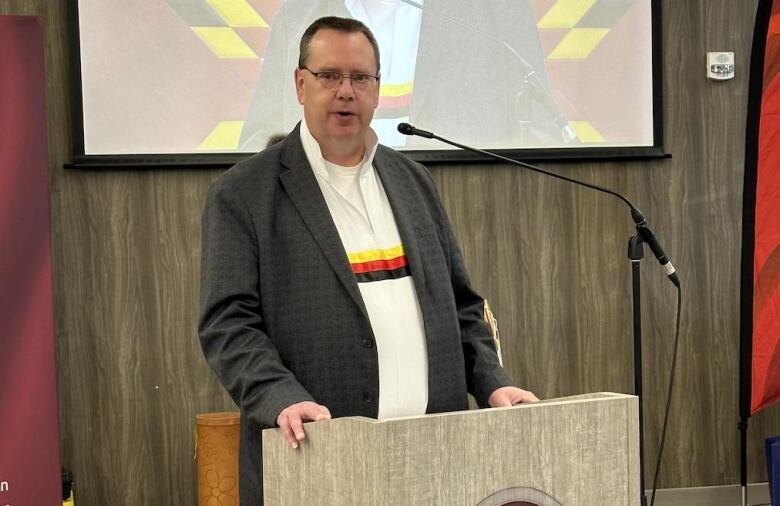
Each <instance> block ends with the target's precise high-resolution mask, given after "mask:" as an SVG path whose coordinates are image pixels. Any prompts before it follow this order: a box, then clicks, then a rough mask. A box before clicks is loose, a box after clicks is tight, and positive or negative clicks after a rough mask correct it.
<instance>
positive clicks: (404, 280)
mask: <svg viewBox="0 0 780 506" xmlns="http://www.w3.org/2000/svg"><path fill="white" fill-rule="evenodd" d="M301 141H302V143H303V149H304V151H305V152H306V157H307V158H308V160H309V164H310V165H311V166H312V169H313V171H314V176H315V177H316V179H317V183H318V184H319V186H320V190H322V195H323V196H324V197H325V202H326V204H327V205H328V210H329V211H330V214H331V217H332V218H333V222H334V223H335V224H336V229H337V230H338V233H339V236H340V238H341V242H342V244H343V245H344V250H345V251H346V253H347V257H348V258H349V262H350V265H351V266H352V271H353V273H354V274H355V278H356V280H357V282H358V288H359V290H360V295H361V296H362V298H363V302H364V303H365V306H366V310H367V311H368V317H369V321H370V323H371V328H372V330H373V332H374V337H375V338H376V348H377V355H378V358H379V414H378V417H379V418H392V417H398V416H410V415H420V414H424V413H425V411H426V409H427V407H428V348H427V343H426V339H425V326H424V323H423V319H422V312H421V310H420V304H419V302H418V300H417V293H416V292H415V290H414V283H413V280H412V277H411V273H410V271H409V267H408V264H407V262H406V255H405V254H404V250H403V244H402V243H401V238H400V235H399V233H398V228H397V226H396V223H395V217H394V216H393V211H392V208H391V207H390V202H389V201H388V199H387V194H386V193H385V190H384V187H383V186H382V181H381V180H380V179H379V177H378V176H377V174H376V170H375V169H374V167H373V159H374V154H375V153H376V148H377V139H376V134H375V133H374V132H373V131H371V139H370V140H369V143H368V144H367V146H366V156H365V157H364V158H363V161H362V162H361V163H360V164H359V165H357V166H355V167H343V166H340V165H336V164H333V163H331V162H328V161H327V160H325V159H324V158H323V157H322V152H321V150H320V147H319V144H318V143H317V141H316V139H314V137H313V136H312V135H311V132H310V131H309V128H308V126H307V125H306V121H305V120H304V121H303V122H302V123H301Z"/></svg>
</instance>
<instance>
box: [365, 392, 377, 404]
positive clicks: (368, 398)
mask: <svg viewBox="0 0 780 506" xmlns="http://www.w3.org/2000/svg"><path fill="white" fill-rule="evenodd" d="M363 400H364V401H365V402H368V403H371V402H374V396H373V395H371V393H370V392H363Z"/></svg>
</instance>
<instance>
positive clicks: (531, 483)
mask: <svg viewBox="0 0 780 506" xmlns="http://www.w3.org/2000/svg"><path fill="white" fill-rule="evenodd" d="M306 434H307V439H306V441H305V442H304V443H303V444H302V445H301V446H300V447H299V448H298V449H297V450H293V449H292V448H290V447H289V446H287V444H286V443H285V442H284V440H283V439H282V437H281V435H280V434H279V431H278V430H277V429H268V430H265V431H263V456H264V473H263V483H264V492H265V504H266V506H277V505H289V506H301V505H314V504H316V505H345V506H346V505H354V506H369V505H371V506H373V505H376V506H379V505H394V506H410V505H421V506H423V505H424V506H431V505H446V506H456V505H460V506H506V505H513V506H519V505H522V506H532V505H538V506H557V505H565V506H574V505H583V506H594V505H598V506H608V505H615V506H626V505H638V504H639V502H640V501H639V499H640V491H639V430H638V401H637V398H636V397H635V396H632V395H624V394H614V393H594V394H586V395H579V396H574V397H566V398H561V399H552V400H547V401H542V402H539V403H534V404H525V405H519V406H515V407H511V408H496V409H483V410H476V411H460V412H454V413H443V414H436V415H424V416H415V417H408V418H394V419H388V420H373V419H369V418H363V417H354V418H340V419H336V420H329V421H325V422H317V423H309V424H306Z"/></svg>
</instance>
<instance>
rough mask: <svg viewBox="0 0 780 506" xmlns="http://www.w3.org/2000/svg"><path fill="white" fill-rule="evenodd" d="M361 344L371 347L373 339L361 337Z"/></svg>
mask: <svg viewBox="0 0 780 506" xmlns="http://www.w3.org/2000/svg"><path fill="white" fill-rule="evenodd" d="M363 346H364V347H365V348H372V347H373V346H374V340H373V339H369V338H365V339H363Z"/></svg>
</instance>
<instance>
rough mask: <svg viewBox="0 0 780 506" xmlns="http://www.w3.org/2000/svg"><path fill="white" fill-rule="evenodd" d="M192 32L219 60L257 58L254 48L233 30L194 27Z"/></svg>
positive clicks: (214, 27)
mask: <svg viewBox="0 0 780 506" xmlns="http://www.w3.org/2000/svg"><path fill="white" fill-rule="evenodd" d="M192 31H193V32H195V33H196V34H197V35H198V37H200V39H201V40H202V41H203V42H205V43H206V45H207V46H208V47H209V49H211V51H212V52H214V54H216V55H217V56H218V57H219V58H257V54H255V52H254V51H252V48H251V47H249V46H248V45H247V43H246V42H244V39H242V38H241V37H239V36H238V34H237V33H236V32H235V31H234V30H233V29H232V28H228V27H221V26H193V27H192Z"/></svg>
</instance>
